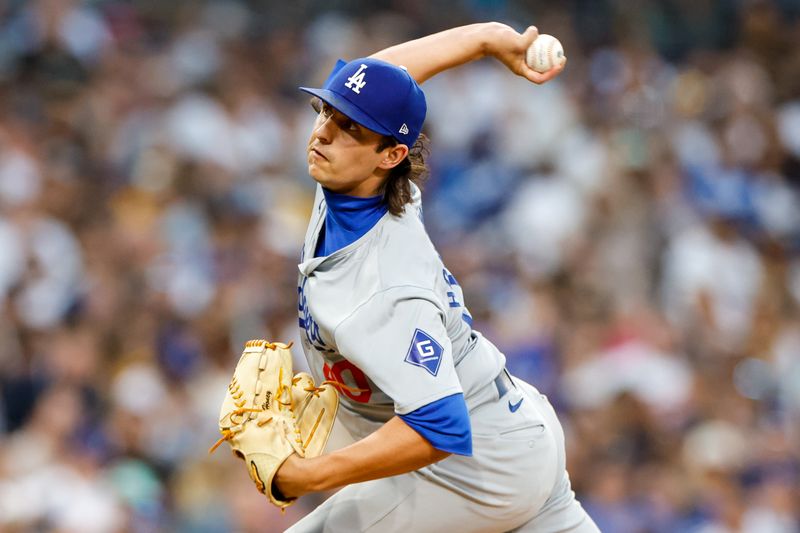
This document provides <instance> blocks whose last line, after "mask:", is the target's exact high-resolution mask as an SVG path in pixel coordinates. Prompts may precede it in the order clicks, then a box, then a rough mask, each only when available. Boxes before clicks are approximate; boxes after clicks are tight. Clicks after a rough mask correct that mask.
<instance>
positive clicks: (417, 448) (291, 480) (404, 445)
mask: <svg viewBox="0 0 800 533" xmlns="http://www.w3.org/2000/svg"><path fill="white" fill-rule="evenodd" d="M448 455H450V454H449V453H447V452H443V451H441V450H438V449H436V448H434V447H433V446H432V445H431V444H430V443H429V442H428V441H427V440H425V439H424V438H423V437H422V436H421V435H420V434H419V433H417V432H416V431H415V430H414V429H412V428H411V427H410V426H408V425H407V424H406V423H405V422H403V420H402V419H400V418H399V417H394V418H392V419H391V420H389V421H388V422H387V423H386V424H384V425H383V426H381V428H380V429H378V431H376V432H375V433H373V434H371V435H369V436H367V437H366V438H364V439H362V440H360V441H358V442H355V443H353V444H351V445H350V446H347V447H345V448H342V449H341V450H337V451H335V452H332V453H329V454H325V455H321V456H319V457H315V458H313V459H300V458H299V457H297V456H292V457H290V458H289V459H287V460H286V462H285V463H284V465H283V466H281V468H280V469H279V470H278V473H277V475H276V483H277V485H278V488H279V489H280V491H281V493H283V494H284V495H285V496H288V497H295V496H301V495H303V494H305V493H308V492H316V491H321V490H328V489H333V488H336V487H341V486H343V485H349V484H351V483H360V482H362V481H370V480H372V479H379V478H384V477H389V476H396V475H399V474H405V473H406V472H411V471H413V470H418V469H420V468H422V467H424V466H427V465H429V464H432V463H435V462H438V461H441V460H442V459H444V458H445V457H447V456H448Z"/></svg>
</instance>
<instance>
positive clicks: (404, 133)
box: [400, 122, 408, 135]
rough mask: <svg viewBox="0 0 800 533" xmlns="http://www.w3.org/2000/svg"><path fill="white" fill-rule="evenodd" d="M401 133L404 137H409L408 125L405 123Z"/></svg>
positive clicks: (401, 127)
mask: <svg viewBox="0 0 800 533" xmlns="http://www.w3.org/2000/svg"><path fill="white" fill-rule="evenodd" d="M400 133H402V134H403V135H408V124H406V123H405V122H403V125H402V126H400Z"/></svg>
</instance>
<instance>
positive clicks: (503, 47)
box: [491, 26, 566, 84]
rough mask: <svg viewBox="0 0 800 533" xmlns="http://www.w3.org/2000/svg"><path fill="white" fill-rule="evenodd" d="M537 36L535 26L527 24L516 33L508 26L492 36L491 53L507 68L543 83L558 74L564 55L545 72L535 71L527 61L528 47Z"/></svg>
mask: <svg viewBox="0 0 800 533" xmlns="http://www.w3.org/2000/svg"><path fill="white" fill-rule="evenodd" d="M538 38H539V30H538V29H537V28H536V26H528V28H527V29H526V30H525V31H524V32H523V33H521V34H520V33H517V32H516V31H514V30H513V29H511V28H510V27H508V26H505V27H504V28H503V29H501V30H500V31H498V33H497V35H496V37H495V38H494V43H493V46H492V47H491V53H492V54H493V55H494V56H495V57H496V58H497V59H498V60H499V61H501V62H502V63H503V64H504V65H505V66H506V67H508V69H509V70H511V71H512V72H513V73H514V74H517V75H518V76H522V77H523V78H525V79H527V80H528V81H531V82H533V83H536V84H542V83H545V82H547V81H549V80H551V79H553V78H555V77H556V76H558V75H559V74H560V73H561V71H562V70H564V66H565V65H566V57H562V60H561V62H560V63H554V64H553V66H552V68H550V69H549V70H547V71H546V72H537V71H536V70H534V69H533V68H532V67H531V65H530V64H529V63H528V61H527V57H528V50H529V48H531V47H533V46H535V45H534V43H535V42H536V40H537V39H538Z"/></svg>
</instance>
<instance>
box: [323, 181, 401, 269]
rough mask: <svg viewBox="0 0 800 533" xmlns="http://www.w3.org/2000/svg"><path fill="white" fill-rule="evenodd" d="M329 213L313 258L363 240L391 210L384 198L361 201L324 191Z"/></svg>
mask: <svg viewBox="0 0 800 533" xmlns="http://www.w3.org/2000/svg"><path fill="white" fill-rule="evenodd" d="M322 193H323V194H324V195H325V202H326V203H327V204H328V212H327V213H326V214H325V224H324V225H323V226H322V229H321V230H320V232H319V237H318V238H317V247H316V249H315V250H314V257H320V256H326V255H331V254H332V253H333V252H335V251H337V250H341V249H342V248H344V247H345V246H347V245H348V244H352V243H354V242H355V241H357V240H358V239H360V238H361V237H363V236H364V234H365V233H367V232H368V231H369V230H371V229H372V227H373V226H374V225H375V224H377V223H378V221H379V220H380V219H381V217H382V216H383V215H385V214H386V212H387V211H388V210H389V207H388V206H387V205H386V203H385V202H384V201H383V196H380V195H379V196H370V197H368V198H359V197H356V196H347V195H344V194H337V193H335V192H332V191H329V190H328V189H326V188H325V187H323V188H322Z"/></svg>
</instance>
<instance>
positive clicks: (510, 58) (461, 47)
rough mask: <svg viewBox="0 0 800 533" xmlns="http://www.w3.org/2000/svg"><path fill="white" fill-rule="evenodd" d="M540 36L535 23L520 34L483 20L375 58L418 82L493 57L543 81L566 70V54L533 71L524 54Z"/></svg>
mask: <svg viewBox="0 0 800 533" xmlns="http://www.w3.org/2000/svg"><path fill="white" fill-rule="evenodd" d="M538 35H539V31H538V29H537V28H536V27H534V26H529V27H528V28H527V29H526V30H525V31H524V32H523V33H517V32H516V31H515V30H514V29H513V28H511V27H509V26H507V25H505V24H501V23H499V22H484V23H479V24H470V25H469V26H459V27H458V28H452V29H449V30H445V31H442V32H439V33H434V34H432V35H428V36H426V37H421V38H419V39H415V40H413V41H407V42H405V43H402V44H398V45H395V46H391V47H389V48H386V49H385V50H381V51H380V52H377V53H375V54H373V55H372V57H374V58H377V59H382V60H384V61H387V62H389V63H392V64H394V65H402V66H404V67H405V68H406V69H407V70H408V72H409V73H410V74H411V76H412V77H413V78H414V79H415V80H417V83H422V82H424V81H425V80H427V79H429V78H431V77H432V76H435V75H436V74H439V73H440V72H443V71H445V70H447V69H450V68H454V67H457V66H459V65H463V64H465V63H469V62H470V61H475V60H476V59H480V58H482V57H486V56H492V57H494V58H495V59H497V60H498V61H500V62H501V63H502V64H504V65H505V66H506V67H507V68H508V69H509V70H510V71H511V72H513V73H514V74H516V75H518V76H522V77H523V78H526V79H527V80H529V81H532V82H533V83H537V84H540V83H545V82H546V81H549V80H551V79H553V78H555V77H556V76H558V74H559V73H560V72H561V71H562V70H563V69H564V65H565V64H566V57H564V58H563V59H562V63H561V64H559V65H555V66H553V68H552V69H550V70H549V71H547V72H536V71H534V70H533V69H532V68H531V67H530V66H529V65H528V64H527V63H526V62H525V53H526V51H527V50H528V47H529V46H530V45H531V44H532V43H533V41H535V40H536V38H537V37H538Z"/></svg>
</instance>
